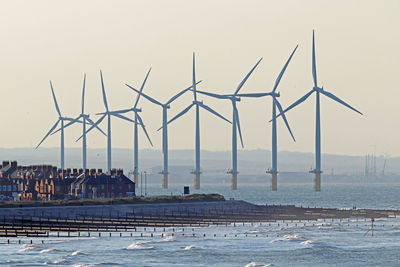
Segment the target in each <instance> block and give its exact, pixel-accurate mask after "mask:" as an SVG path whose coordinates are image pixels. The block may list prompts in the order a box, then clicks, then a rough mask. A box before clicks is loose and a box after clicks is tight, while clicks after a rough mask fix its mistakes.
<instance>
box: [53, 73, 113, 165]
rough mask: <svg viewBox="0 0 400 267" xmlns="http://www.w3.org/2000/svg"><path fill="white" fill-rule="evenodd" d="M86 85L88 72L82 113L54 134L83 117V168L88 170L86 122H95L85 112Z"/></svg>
mask: <svg viewBox="0 0 400 267" xmlns="http://www.w3.org/2000/svg"><path fill="white" fill-rule="evenodd" d="M85 86H86V74H85V75H84V77H83V89H82V110H81V114H79V115H78V116H77V117H76V118H75V119H73V120H72V121H70V122H69V123H68V124H66V125H65V126H61V128H59V129H58V130H57V131H55V132H54V133H52V134H55V133H56V132H58V131H62V130H63V129H64V128H67V127H68V126H70V125H72V124H74V123H77V122H81V121H80V119H82V137H83V139H82V168H83V170H86V166H87V160H86V150H87V146H86V123H89V125H94V122H93V121H92V120H91V119H90V118H89V114H85ZM95 127H96V129H98V130H99V131H100V132H101V133H102V134H104V135H106V134H105V133H104V132H103V130H101V129H100V128H99V127H98V126H95Z"/></svg>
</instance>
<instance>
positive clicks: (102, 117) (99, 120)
mask: <svg viewBox="0 0 400 267" xmlns="http://www.w3.org/2000/svg"><path fill="white" fill-rule="evenodd" d="M106 115H107V114H104V115H103V116H101V117H100V119H98V120H97V121H96V122H95V123H94V124H92V126H91V127H90V128H89V129H88V130H87V131H86V134H88V133H89V132H90V131H91V130H92V129H93V128H94V127H96V126H97V125H99V124H100V123H101V122H102V121H103V120H104V118H105V117H106ZM82 137H83V135H81V136H80V137H79V138H78V139H76V140H75V142H78V141H79V140H80V139H81V138H82Z"/></svg>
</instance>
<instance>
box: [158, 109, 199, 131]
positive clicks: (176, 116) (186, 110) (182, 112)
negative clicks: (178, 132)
mask: <svg viewBox="0 0 400 267" xmlns="http://www.w3.org/2000/svg"><path fill="white" fill-rule="evenodd" d="M193 105H194V103H192V104H190V105H189V106H187V107H186V108H185V109H184V110H182V111H181V112H179V113H178V114H177V115H175V117H173V118H172V119H170V120H169V121H168V122H167V124H170V123H171V122H173V121H174V120H176V119H177V118H179V117H180V116H182V115H183V114H185V113H186V112H188V111H189V110H190V109H191V108H192V107H193ZM163 127H164V126H161V127H160V128H158V129H157V131H159V130H161V129H162V128H163Z"/></svg>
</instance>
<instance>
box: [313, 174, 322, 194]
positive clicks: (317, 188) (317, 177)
mask: <svg viewBox="0 0 400 267" xmlns="http://www.w3.org/2000/svg"><path fill="white" fill-rule="evenodd" d="M314 190H315V191H318V192H319V191H321V173H320V172H315V173H314Z"/></svg>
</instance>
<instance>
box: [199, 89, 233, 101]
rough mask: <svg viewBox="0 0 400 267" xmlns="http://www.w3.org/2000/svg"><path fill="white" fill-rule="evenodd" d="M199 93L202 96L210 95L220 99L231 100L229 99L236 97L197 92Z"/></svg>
mask: <svg viewBox="0 0 400 267" xmlns="http://www.w3.org/2000/svg"><path fill="white" fill-rule="evenodd" d="M197 93H200V94H203V95H208V96H211V97H215V98H219V99H229V98H231V97H233V96H234V95H220V94H214V93H209V92H204V91H199V90H197Z"/></svg>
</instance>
